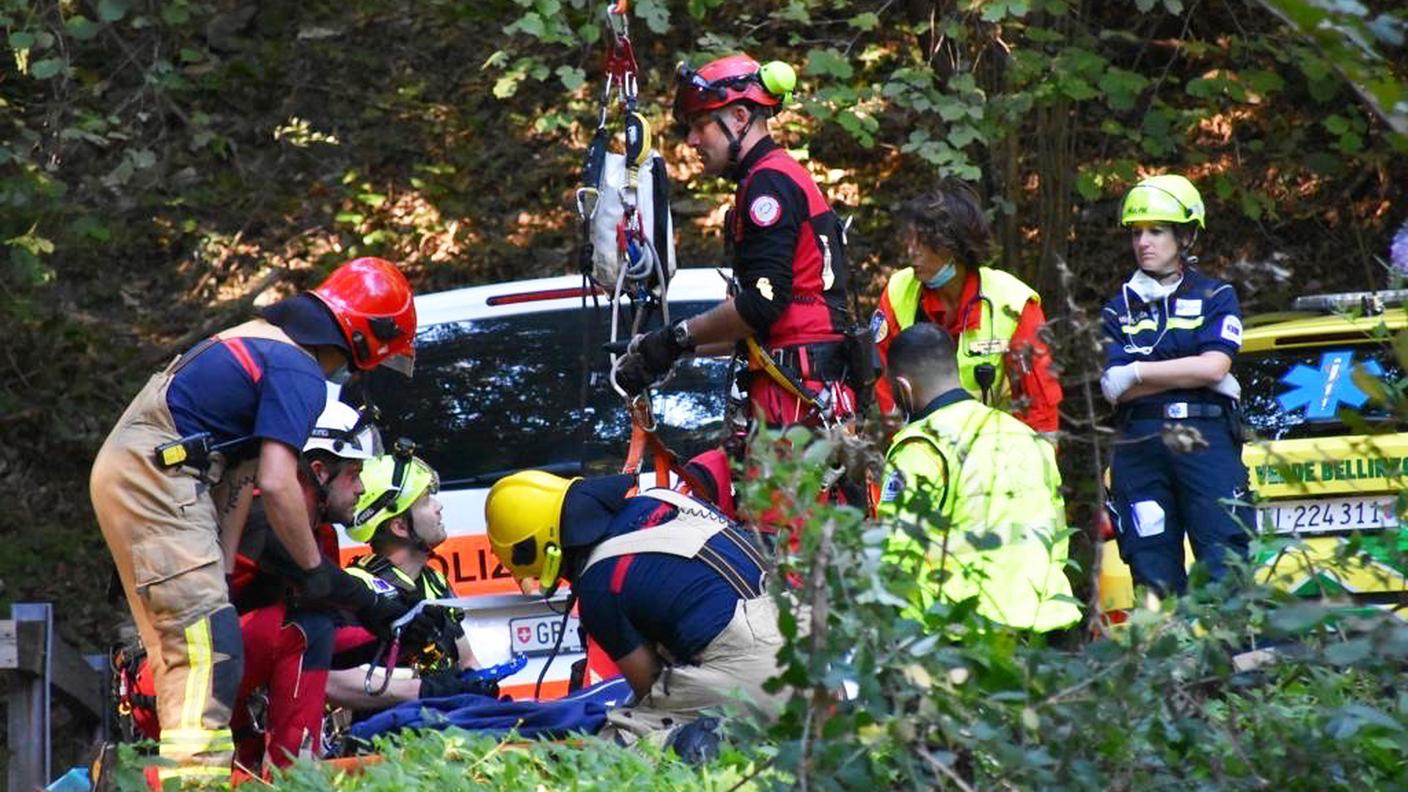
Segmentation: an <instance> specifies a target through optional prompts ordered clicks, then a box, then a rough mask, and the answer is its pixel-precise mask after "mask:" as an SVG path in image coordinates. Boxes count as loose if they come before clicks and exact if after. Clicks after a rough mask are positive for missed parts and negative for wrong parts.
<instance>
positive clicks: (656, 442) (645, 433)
mask: <svg viewBox="0 0 1408 792" xmlns="http://www.w3.org/2000/svg"><path fill="white" fill-rule="evenodd" d="M626 409H627V410H628V411H629V412H630V413H631V445H630V447H629V448H628V449H627V450H626V462H625V464H624V465H622V466H621V472H622V473H629V474H631V475H633V476H637V477H639V476H640V469H641V466H642V465H643V464H644V462H645V453H646V450H647V449H649V451H650V454H651V457H652V458H653V459H654V462H655V486H657V487H661V488H668V487H669V486H670V473H671V472H673V473H674V474H675V475H676V476H678V477H679V478H680V480H681V481H683V482H684V483H685V484H686V485H688V486H689V489H690V491H691V492H700V491H702V490H703V489H704V488H703V486H702V485H701V484H700V482H699V479H698V478H697V477H696V476H695V475H694V474H693V473H690V472H689V471H688V470H686V469H685V467H684V465H681V464H680V461H679V458H678V457H676V456H675V454H674V452H673V451H671V450H670V449H669V448H667V447H666V446H665V444H664V442H662V441H661V440H660V436H659V435H657V434H656V433H655V428H654V426H655V422H654V417H653V416H652V415H651V412H650V402H649V401H648V400H646V399H644V398H638V399H636V400H634V401H632V402H631V403H630V404H629V405H628V406H627V408H626ZM647 426H649V427H651V428H649V429H647V428H646V427H647ZM639 491H640V485H639V484H636V485H635V486H632V487H631V489H630V490H629V491H628V492H627V493H626V497H628V498H629V497H632V496H634V495H636V494H638V493H639Z"/></svg>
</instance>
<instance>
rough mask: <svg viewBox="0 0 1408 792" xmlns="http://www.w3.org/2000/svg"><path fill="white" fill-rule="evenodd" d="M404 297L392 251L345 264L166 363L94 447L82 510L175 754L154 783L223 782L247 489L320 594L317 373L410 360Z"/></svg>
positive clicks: (164, 749) (321, 392) (408, 296)
mask: <svg viewBox="0 0 1408 792" xmlns="http://www.w3.org/2000/svg"><path fill="white" fill-rule="evenodd" d="M412 298H413V295H412V292H411V286H410V284H409V283H408V282H407V281H406V278H405V276H404V275H402V274H401V272H400V270H399V269H397V267H396V266H395V265H394V264H392V263H390V262H388V261H383V260H381V259H374V258H362V259H356V260H354V261H350V262H348V263H346V264H343V265H342V266H341V267H339V268H338V269H337V270H336V271H334V272H333V273H332V275H330V276H329V277H328V278H327V280H326V281H324V282H323V283H322V284H321V285H320V286H318V287H317V288H316V289H314V290H312V291H311V292H305V293H303V294H300V295H298V296H295V297H292V298H290V299H287V300H284V301H282V302H279V303H277V304H275V305H272V306H270V307H269V308H267V309H265V311H264V313H263V315H262V317H260V318H256V319H252V320H250V321H248V322H245V323H244V324H241V325H239V326H237V327H234V328H231V329H229V330H226V331H224V332H221V333H217V334H216V335H214V336H212V337H211V338H208V339H206V340H204V341H202V342H200V343H198V344H196V345H195V346H194V347H192V348H191V349H189V350H187V351H186V352H185V354H183V355H181V356H180V357H178V358H176V359H175V360H173V361H172V362H171V363H170V364H169V365H168V366H166V368H164V369H163V370H162V371H160V372H158V373H157V374H155V375H154V376H153V377H152V378H151V379H150V380H149V381H148V382H147V384H146V386H145V387H144V388H143V389H142V390H141V392H140V393H138V394H137V397H136V398H135V399H134V400H133V401H132V403H131V404H130V405H129V406H128V407H127V410H126V412H124V413H123V415H122V417H121V418H120V419H119V420H118V422H117V425H116V426H115V427H114V428H113V430H112V432H111V433H109V435H108V437H107V440H106V441H105V442H104V443H103V447H102V449H101V450H100V451H99V452H98V456H97V459H96V460H94V463H93V472H92V476H91V480H90V484H89V486H90V494H91V496H92V501H93V510H94V512H96V514H97V517H98V524H99V526H100V527H101V529H102V532H103V538H104V539H105V540H106V541H107V544H108V549H109V550H110V551H111V552H112V556H113V560H114V562H115V563H116V566H117V571H118V577H119V578H120V579H121V581H122V587H123V590H124V591H125V592H126V594H127V602H128V605H130V606H131V609H132V615H133V618H134V620H135V621H136V623H137V629H138V632H139V633H140V634H141V637H142V643H143V644H144V645H145V646H146V648H147V653H148V656H149V657H150V658H151V659H152V670H153V673H154V676H155V681H156V699H157V710H158V712H159V713H160V721H161V739H160V744H159V752H160V755H161V756H162V757H163V758H165V759H169V760H170V761H171V764H170V766H167V767H163V768H162V769H161V773H160V774H161V776H162V779H163V780H166V779H175V780H177V781H179V782H180V783H182V784H210V783H215V784H219V783H228V781H229V778H230V759H231V755H232V752H233V747H234V746H233V742H232V740H231V736H230V709H231V705H232V703H233V701H234V698H235V694H236V692H237V689H238V686H239V682H240V674H241V669H242V666H243V646H242V643H241V640H240V625H239V619H238V617H237V616H236V614H235V609H234V607H233V606H232V605H231V604H230V601H229V596H228V592H227V588H226V582H225V574H226V571H227V570H226V568H225V565H226V558H225V554H224V552H223V551H222V549H221V538H222V537H221V536H220V529H221V526H222V525H229V524H242V522H243V517H242V516H239V517H235V516H234V515H235V513H238V512H241V511H244V510H247V506H248V503H249V501H250V498H251V496H252V494H253V489H254V487H255V486H256V485H257V487H258V488H259V490H260V492H261V498H262V501H263V504H264V509H265V512H266V514H267V516H268V519H269V523H270V525H271V526H272V527H273V529H274V532H275V534H276V535H277V536H278V538H279V539H280V540H282V542H283V544H284V546H285V547H286V548H287V549H288V550H289V553H290V554H291V555H292V557H293V559H294V560H295V561H296V562H297V563H298V565H299V566H300V567H301V568H302V569H303V570H304V572H305V575H304V579H303V581H302V585H303V587H304V588H305V589H306V590H307V591H308V592H309V593H310V594H312V595H314V596H317V595H324V596H325V595H326V593H327V592H326V591H324V589H328V588H329V587H330V586H331V581H330V579H329V574H328V573H329V570H328V569H327V567H326V566H323V565H320V562H321V560H322V556H321V555H320V554H319V552H318V547H317V545H316V543H315V542H314V538H313V531H312V526H311V525H310V524H309V517H308V511H307V508H306V504H305V502H304V496H303V489H302V487H301V485H300V484H299V480H298V469H299V449H301V448H302V447H303V445H304V442H305V441H306V440H307V439H308V435H309V431H310V430H311V429H312V427H313V426H314V423H315V421H316V420H317V418H318V415H319V414H320V413H322V411H323V408H324V404H325V402H326V399H327V386H326V385H325V380H334V381H335V380H341V379H345V378H346V375H347V374H348V372H350V371H351V370H352V369H356V370H359V371H366V370H370V369H372V368H375V367H376V366H379V365H386V366H389V367H392V368H396V369H397V370H400V371H403V372H409V371H410V366H409V362H410V359H411V356H412V354H413V350H412V343H413V340H414V337H415V331H416V313H415V304H414V302H413V299H412ZM235 471H241V473H239V474H236V473H235ZM243 471H248V475H245V474H243ZM217 504H218V507H217ZM226 539H227V542H228V537H227V538H226Z"/></svg>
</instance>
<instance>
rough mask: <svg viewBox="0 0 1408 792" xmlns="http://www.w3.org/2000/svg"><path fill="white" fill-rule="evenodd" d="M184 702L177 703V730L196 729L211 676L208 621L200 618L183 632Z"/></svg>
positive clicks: (204, 617)
mask: <svg viewBox="0 0 1408 792" xmlns="http://www.w3.org/2000/svg"><path fill="white" fill-rule="evenodd" d="M186 658H187V662H188V663H189V672H188V673H187V675H186V700H185V701H183V702H181V722H180V723H178V724H176V728H177V729H200V728H201V725H202V724H203V721H204V719H203V716H204V714H205V702H206V699H208V698H209V697H210V692H211V690H210V680H211V677H212V676H213V675H214V673H215V660H214V657H213V653H212V651H211V639H210V617H208V616H203V617H201V619H200V620H199V621H197V622H196V623H195V624H192V625H191V626H189V627H187V628H186Z"/></svg>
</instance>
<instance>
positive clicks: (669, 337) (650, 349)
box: [631, 327, 689, 377]
mask: <svg viewBox="0 0 1408 792" xmlns="http://www.w3.org/2000/svg"><path fill="white" fill-rule="evenodd" d="M631 351H632V352H634V353H635V354H637V355H640V357H641V360H643V361H645V368H646V370H647V371H649V372H651V373H652V374H654V375H655V376H657V377H659V376H661V375H663V374H664V373H665V372H667V371H669V370H670V366H673V365H674V364H675V361H676V360H679V359H680V357H681V356H682V355H684V353H686V352H688V351H689V350H688V349H685V348H684V347H682V346H680V345H679V344H678V343H677V342H676V341H675V334H674V332H673V331H672V329H671V328H670V327H662V328H660V329H658V330H651V331H650V332H649V333H642V334H641V335H638V336H636V337H635V338H633V339H631Z"/></svg>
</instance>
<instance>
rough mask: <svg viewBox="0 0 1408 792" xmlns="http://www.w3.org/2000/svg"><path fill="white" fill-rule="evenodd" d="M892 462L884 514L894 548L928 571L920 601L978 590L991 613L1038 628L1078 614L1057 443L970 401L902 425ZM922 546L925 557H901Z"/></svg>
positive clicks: (982, 606) (1068, 621)
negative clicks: (923, 539)
mask: <svg viewBox="0 0 1408 792" xmlns="http://www.w3.org/2000/svg"><path fill="white" fill-rule="evenodd" d="M886 461H887V467H888V469H889V479H888V480H887V481H886V483H885V490H884V493H883V496H882V500H881V503H880V516H881V517H882V518H886V519H889V520H892V521H893V524H894V526H895V531H894V534H893V536H892V538H891V541H890V544H889V552H890V556H891V557H892V558H894V559H897V560H899V561H900V563H901V564H902V565H905V566H908V567H909V568H910V571H912V572H914V573H916V574H919V575H921V576H922V577H921V585H920V586H919V597H918V600H919V601H918V602H916V603H915V605H917V606H919V607H920V608H927V607H928V606H929V604H930V603H932V602H933V600H934V599H935V598H936V597H942V598H943V599H944V600H947V601H950V602H960V601H962V600H965V599H968V598H969V597H973V596H976V597H978V611H979V612H980V613H982V614H983V615H984V616H986V617H987V618H989V619H991V620H993V621H995V622H1000V623H1002V624H1006V625H1009V626H1011V627H1015V628H1019V629H1027V630H1035V631H1039V632H1040V631H1046V630H1054V629H1059V628H1062V627H1069V626H1071V625H1073V624H1075V623H1077V622H1078V621H1079V620H1080V609H1079V608H1077V607H1076V605H1075V603H1074V602H1072V601H1071V600H1070V597H1071V586H1070V583H1069V581H1067V579H1066V576H1065V573H1064V571H1063V569H1064V567H1065V564H1066V545H1067V539H1066V537H1065V526H1066V516H1065V511H1066V510H1065V502H1064V500H1063V499H1062V498H1061V474H1060V472H1059V470H1058V469H1057V467H1056V455H1055V452H1054V451H1053V449H1052V447H1051V444H1050V443H1048V442H1046V441H1045V440H1043V439H1041V437H1040V436H1039V435H1037V434H1036V433H1035V432H1034V431H1032V429H1031V428H1030V427H1028V426H1027V425H1026V424H1023V423H1022V422H1021V421H1018V420H1017V419H1016V418H1013V417H1012V416H1010V415H1008V414H1007V413H1004V412H1001V411H1000V410H996V409H993V408H991V407H987V406H985V405H983V404H981V403H979V402H978V401H976V400H974V399H963V400H962V401H958V402H955V403H953V404H949V405H946V406H944V407H941V408H939V409H937V410H935V411H934V412H933V413H931V414H929V415H928V416H925V417H924V418H923V419H922V420H920V421H917V422H915V423H911V424H910V425H909V426H906V427H905V428H904V429H902V430H900V432H899V433H898V434H896V435H895V439H894V443H893V444H892V445H891V446H890V451H889V453H888V454H887V456H886ZM906 525H908V526H910V527H911V530H914V533H915V534H916V535H921V536H925V537H926V538H927V540H928V542H927V543H928V547H927V549H926V548H923V547H922V546H921V545H919V543H918V542H916V540H915V539H914V538H913V536H912V535H911V534H909V533H907V532H906V531H905V530H904V526H906ZM916 526H917V530H915V527H916ZM916 551H918V552H922V556H923V560H922V561H920V562H918V563H914V562H913V561H908V562H907V561H904V560H903V559H904V558H906V557H908V558H910V559H914V558H915V553H916ZM1062 598H1065V599H1062Z"/></svg>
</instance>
